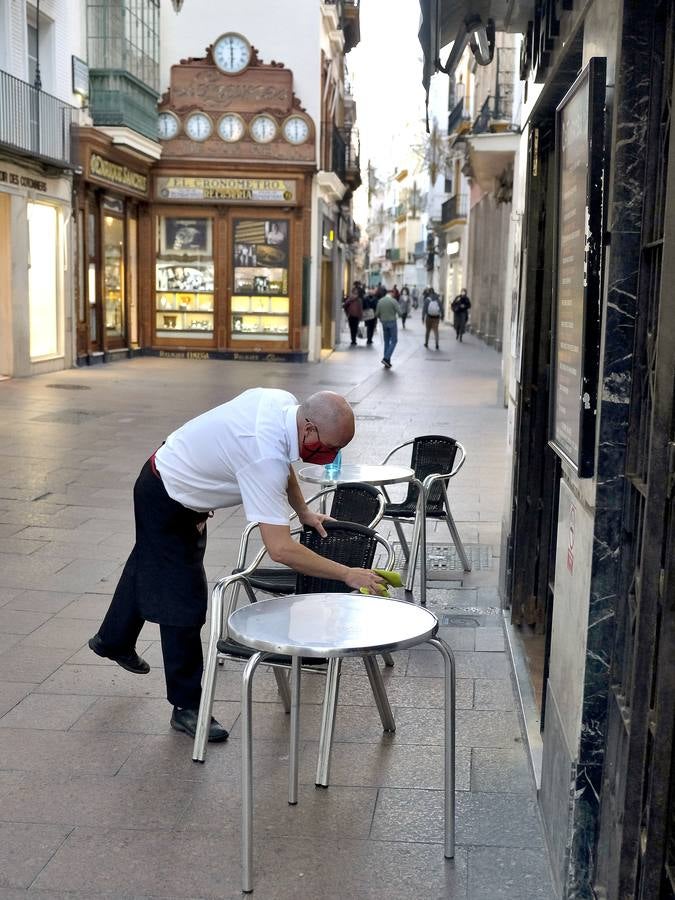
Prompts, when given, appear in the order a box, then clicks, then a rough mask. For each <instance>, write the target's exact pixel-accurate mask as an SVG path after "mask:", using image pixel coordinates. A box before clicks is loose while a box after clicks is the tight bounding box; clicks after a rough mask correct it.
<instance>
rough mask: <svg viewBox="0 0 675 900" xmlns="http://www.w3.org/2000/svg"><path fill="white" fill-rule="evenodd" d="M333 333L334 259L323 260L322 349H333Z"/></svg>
mask: <svg viewBox="0 0 675 900" xmlns="http://www.w3.org/2000/svg"><path fill="white" fill-rule="evenodd" d="M333 344H334V335H333V261H332V260H330V259H323V260H321V349H322V350H331V349H332V347H333Z"/></svg>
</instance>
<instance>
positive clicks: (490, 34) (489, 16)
mask: <svg viewBox="0 0 675 900" xmlns="http://www.w3.org/2000/svg"><path fill="white" fill-rule="evenodd" d="M420 12H421V21H420V30H419V39H420V44H421V45H422V50H423V53H424V60H423V70H422V84H423V85H424V90H425V91H426V96H427V106H428V102H429V84H430V82H431V76H432V75H433V74H434V73H435V72H445V73H446V74H447V75H452V73H453V72H454V70H455V66H456V65H457V63H458V62H459V58H460V56H461V55H462V53H463V52H464V48H465V47H466V45H467V44H470V46H471V49H472V51H473V54H474V56H475V58H476V61H477V62H478V63H479V65H483V66H485V65H488V64H489V63H490V62H491V61H492V55H493V53H494V34H495V32H496V31H506V32H510V33H524V32H525V31H526V30H527V23H528V20H529V19H532V18H533V17H534V0H420ZM448 44H452V49H451V51H450V56H449V57H448V59H447V61H446V62H445V63H443V62H442V61H441V48H442V47H445V46H447V45H448ZM427 129H428V122H427Z"/></svg>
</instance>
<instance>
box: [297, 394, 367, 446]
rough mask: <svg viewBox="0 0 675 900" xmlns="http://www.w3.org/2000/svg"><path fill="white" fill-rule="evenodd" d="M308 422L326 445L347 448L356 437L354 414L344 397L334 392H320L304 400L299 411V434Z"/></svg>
mask: <svg viewBox="0 0 675 900" xmlns="http://www.w3.org/2000/svg"><path fill="white" fill-rule="evenodd" d="M307 421H309V422H311V424H312V425H314V426H315V428H317V429H318V430H319V433H320V435H321V440H322V441H323V443H324V444H329V445H331V446H333V447H346V446H347V444H348V443H349V442H350V441H351V439H352V438H353V437H354V413H353V412H352V408H351V406H350V405H349V403H347V401H346V400H345V398H344V397H342V396H340V394H336V393H334V392H333V391H318V393H316V394H312V396H311V397H308V398H307V399H306V400H304V401H303V402H302V403H301V404H300V407H299V409H298V432H299V433H300V434H302V432H303V431H304V430H305V426H306V423H307Z"/></svg>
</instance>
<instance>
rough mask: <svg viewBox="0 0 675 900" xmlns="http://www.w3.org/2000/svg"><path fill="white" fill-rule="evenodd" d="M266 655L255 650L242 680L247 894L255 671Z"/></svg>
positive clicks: (247, 888)
mask: <svg viewBox="0 0 675 900" xmlns="http://www.w3.org/2000/svg"><path fill="white" fill-rule="evenodd" d="M265 656H267V654H266V653H254V654H253V656H252V657H251V658H250V659H249V661H248V662H247V663H246V667H245V669H244V674H243V677H242V682H241V889H242V891H243V892H244V893H245V894H250V893H251V891H252V890H253V728H252V716H251V697H252V693H253V691H252V688H253V673H254V672H255V670H256V668H257V667H258V664H259V663H260V662H261V661H262V660H263V659H264V658H265Z"/></svg>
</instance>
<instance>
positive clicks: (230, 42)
mask: <svg viewBox="0 0 675 900" xmlns="http://www.w3.org/2000/svg"><path fill="white" fill-rule="evenodd" d="M212 53H213V61H214V63H215V64H216V65H217V66H218V68H219V69H220V71H221V72H224V73H225V74H226V75H238V74H239V72H243V71H244V69H245V68H246V67H247V66H248V64H249V63H250V62H251V45H250V44H249V42H248V41H247V40H246V38H245V37H244V36H243V35H241V34H237V33H236V32H234V31H229V32H227V33H226V34H221V36H220V37H219V38H218V40H217V41H216V42H215V43H214V45H213V50H212Z"/></svg>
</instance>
